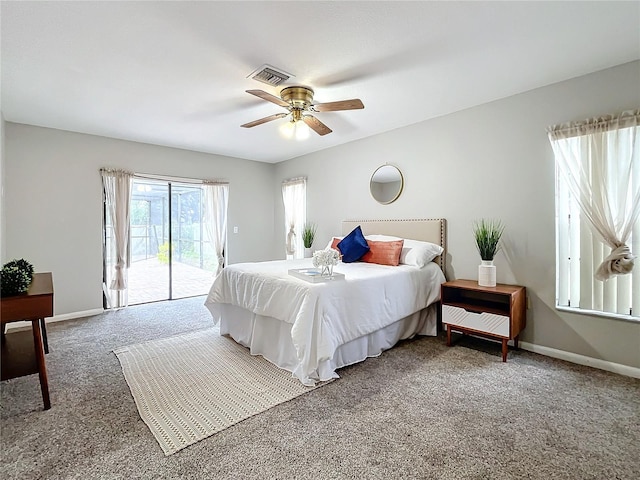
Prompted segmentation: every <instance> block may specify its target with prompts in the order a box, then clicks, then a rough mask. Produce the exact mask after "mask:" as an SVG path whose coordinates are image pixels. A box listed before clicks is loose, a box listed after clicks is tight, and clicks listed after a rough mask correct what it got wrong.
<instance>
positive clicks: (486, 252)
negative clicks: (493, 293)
mask: <svg viewBox="0 0 640 480" xmlns="http://www.w3.org/2000/svg"><path fill="white" fill-rule="evenodd" d="M503 232H504V225H503V224H502V222H501V221H499V220H485V219H481V220H479V221H477V222H475V224H474V226H473V235H474V237H475V240H476V247H477V249H478V252H479V253H480V258H481V259H482V263H481V264H480V265H479V266H478V285H480V286H481V287H495V286H496V267H495V265H494V264H493V259H494V257H495V256H496V253H498V251H499V250H500V245H499V243H500V237H501V236H502V233H503Z"/></svg>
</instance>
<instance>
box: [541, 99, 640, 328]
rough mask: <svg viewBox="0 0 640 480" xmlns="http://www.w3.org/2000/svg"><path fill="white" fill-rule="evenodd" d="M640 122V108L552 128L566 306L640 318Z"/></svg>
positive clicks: (559, 281)
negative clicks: (638, 258) (639, 263)
mask: <svg viewBox="0 0 640 480" xmlns="http://www.w3.org/2000/svg"><path fill="white" fill-rule="evenodd" d="M639 120H640V110H638V111H631V112H625V113H623V114H620V115H615V116H614V115H611V116H607V117H602V118H597V119H591V120H587V121H585V122H574V123H571V124H564V125H559V126H554V127H550V129H549V132H548V133H549V139H550V142H551V145H552V147H553V151H554V154H555V158H556V302H557V306H558V307H559V308H561V309H570V310H572V311H576V312H581V313H592V314H597V315H603V316H613V317H617V318H619V317H624V318H629V319H632V320H638V321H640V267H638V266H637V265H634V259H635V255H638V252H640V222H639V221H638V215H639V213H640V123H639ZM634 254H635V255H634Z"/></svg>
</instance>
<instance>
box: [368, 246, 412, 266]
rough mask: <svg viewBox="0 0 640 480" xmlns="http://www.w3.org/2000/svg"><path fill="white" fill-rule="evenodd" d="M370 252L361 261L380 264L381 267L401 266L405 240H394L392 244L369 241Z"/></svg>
mask: <svg viewBox="0 0 640 480" xmlns="http://www.w3.org/2000/svg"><path fill="white" fill-rule="evenodd" d="M367 243H368V244H369V251H368V252H367V253H365V254H364V255H363V256H362V258H361V259H360V261H362V262H367V263H378V264H380V265H391V266H393V267H397V266H398V265H400V254H401V253H402V246H403V245H404V240H394V241H391V242H378V241H375V240H367Z"/></svg>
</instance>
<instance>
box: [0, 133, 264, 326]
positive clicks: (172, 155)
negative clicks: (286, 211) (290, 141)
mask: <svg viewBox="0 0 640 480" xmlns="http://www.w3.org/2000/svg"><path fill="white" fill-rule="evenodd" d="M5 140H6V147H5V153H6V157H7V160H6V162H5V169H4V175H5V176H6V182H5V197H4V198H5V200H6V208H5V214H6V222H7V223H6V224H7V229H6V231H5V232H3V240H6V257H5V258H8V259H10V258H16V257H17V258H25V259H27V260H29V261H30V262H31V263H33V264H34V266H35V268H36V271H51V272H53V277H54V284H55V291H56V294H55V313H56V315H62V314H67V313H74V312H82V311H86V310H93V309H97V308H102V290H101V282H102V243H101V238H102V183H101V178H100V173H99V169H100V168H101V167H112V168H125V169H127V170H131V171H134V172H138V173H152V174H158V175H173V176H180V177H187V178H205V179H206V178H220V179H225V180H228V181H229V182H230V186H229V212H228V214H229V220H228V224H229V230H230V232H229V234H228V253H229V262H230V263H236V262H244V261H259V260H268V259H269V258H270V255H271V253H272V252H273V251H274V246H273V244H272V239H273V238H274V227H273V225H274V209H273V205H274V203H275V199H274V193H273V188H272V185H273V182H274V179H273V171H274V167H273V165H271V164H265V163H260V162H252V161H248V160H241V159H237V158H229V157H221V156H216V155H208V154H203V153H196V152H190V151H186V150H179V149H172V148H166V147H158V146H154V145H147V144H142V143H134V142H127V141H121V140H114V139H109V138H104V137H97V136H92V135H83V134H77V133H71V132H66V131H61V130H53V129H48V128H40V127H33V126H27V125H20V124H15V123H11V122H7V124H6V137H5ZM3 204H4V202H3ZM234 226H237V227H238V230H239V232H238V233H237V234H233V233H232V232H233V227H234ZM4 243H5V242H4V241H3V244H4Z"/></svg>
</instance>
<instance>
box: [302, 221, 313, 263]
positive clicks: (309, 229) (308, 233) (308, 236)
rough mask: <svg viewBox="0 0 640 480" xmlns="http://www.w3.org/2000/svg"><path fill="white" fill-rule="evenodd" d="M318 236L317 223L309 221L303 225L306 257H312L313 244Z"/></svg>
mask: <svg viewBox="0 0 640 480" xmlns="http://www.w3.org/2000/svg"><path fill="white" fill-rule="evenodd" d="M315 238H316V224H315V223H311V222H307V223H305V224H304V227H302V243H303V244H304V258H310V257H311V246H312V245H313V241H314V240H315Z"/></svg>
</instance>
